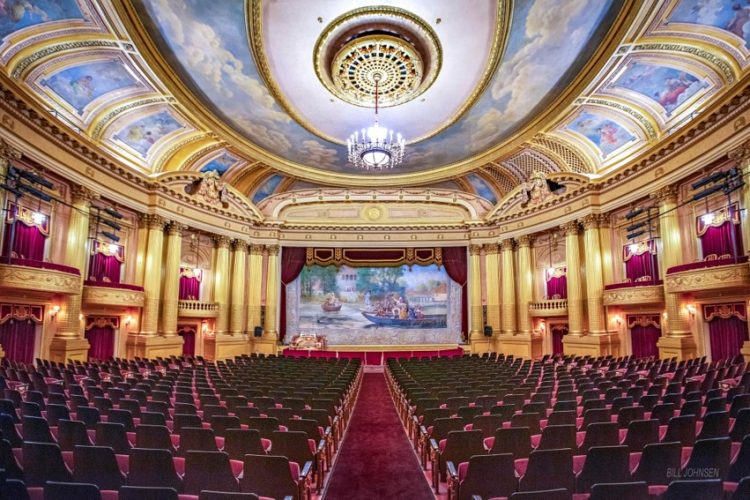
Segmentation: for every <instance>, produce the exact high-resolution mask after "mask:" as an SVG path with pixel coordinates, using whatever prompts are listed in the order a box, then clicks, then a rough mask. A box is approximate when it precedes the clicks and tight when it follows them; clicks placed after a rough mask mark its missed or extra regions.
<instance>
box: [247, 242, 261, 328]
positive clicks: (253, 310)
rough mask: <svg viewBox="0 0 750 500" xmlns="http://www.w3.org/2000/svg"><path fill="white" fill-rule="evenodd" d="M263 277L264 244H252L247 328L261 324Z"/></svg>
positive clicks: (248, 282)
mask: <svg viewBox="0 0 750 500" xmlns="http://www.w3.org/2000/svg"><path fill="white" fill-rule="evenodd" d="M262 277H263V246H261V245H250V262H249V264H248V277H247V313H246V314H247V330H248V331H252V330H253V329H254V328H255V327H256V326H263V325H261V324H260V306H261V299H262V297H263V290H262V289H261V285H262Z"/></svg>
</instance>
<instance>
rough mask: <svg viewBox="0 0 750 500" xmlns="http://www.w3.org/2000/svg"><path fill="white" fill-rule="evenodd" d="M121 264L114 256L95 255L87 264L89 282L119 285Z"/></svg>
mask: <svg viewBox="0 0 750 500" xmlns="http://www.w3.org/2000/svg"><path fill="white" fill-rule="evenodd" d="M121 267H122V264H121V263H120V261H119V260H118V259H117V257H116V256H114V255H104V254H103V253H95V254H94V255H92V256H91V261H90V262H89V280H91V281H97V282H100V283H101V282H103V283H119V282H120V268H121Z"/></svg>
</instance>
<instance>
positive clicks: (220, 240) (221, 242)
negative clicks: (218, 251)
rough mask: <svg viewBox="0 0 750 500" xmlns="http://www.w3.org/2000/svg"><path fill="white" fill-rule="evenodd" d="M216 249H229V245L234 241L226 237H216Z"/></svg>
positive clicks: (214, 238)
mask: <svg viewBox="0 0 750 500" xmlns="http://www.w3.org/2000/svg"><path fill="white" fill-rule="evenodd" d="M213 240H214V247H216V248H229V243H230V241H232V240H231V239H230V238H228V237H226V236H221V235H219V236H214V237H213Z"/></svg>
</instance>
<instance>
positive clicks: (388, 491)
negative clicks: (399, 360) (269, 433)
mask: <svg viewBox="0 0 750 500" xmlns="http://www.w3.org/2000/svg"><path fill="white" fill-rule="evenodd" d="M434 498H435V495H433V493H432V490H431V489H430V486H429V484H428V483H427V481H426V480H425V476H424V473H423V471H422V469H421V468H420V466H419V462H418V461H417V456H416V455H415V454H414V450H413V448H412V447H411V444H410V443H409V440H408V439H407V437H406V433H405V432H404V428H403V427H402V426H401V422H400V421H399V419H398V415H397V414H396V408H395V406H394V405H393V401H392V400H391V397H390V395H389V394H388V387H387V386H386V381H385V376H384V375H383V374H382V373H365V374H364V379H363V381H362V387H361V389H360V392H359V398H358V401H357V405H356V407H355V409H354V414H353V415H352V419H351V422H350V423H349V428H348V429H347V431H346V437H345V438H344V441H343V443H342V447H341V450H340V451H339V453H338V457H337V459H336V463H335V465H334V469H333V471H332V474H331V477H330V478H329V480H328V484H327V487H326V489H325V492H324V494H323V499H324V500H356V499H367V500H375V499H409V500H433V499H434Z"/></svg>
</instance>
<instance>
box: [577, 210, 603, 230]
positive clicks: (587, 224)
mask: <svg viewBox="0 0 750 500" xmlns="http://www.w3.org/2000/svg"><path fill="white" fill-rule="evenodd" d="M601 220H602V217H601V215H599V214H588V215H587V216H585V217H584V218H583V219H581V225H582V226H583V229H584V230H586V231H588V230H590V229H598V228H599V226H600V224H601Z"/></svg>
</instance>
